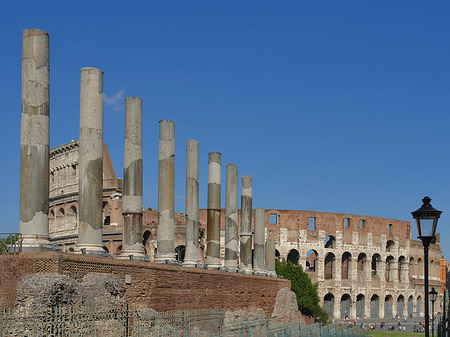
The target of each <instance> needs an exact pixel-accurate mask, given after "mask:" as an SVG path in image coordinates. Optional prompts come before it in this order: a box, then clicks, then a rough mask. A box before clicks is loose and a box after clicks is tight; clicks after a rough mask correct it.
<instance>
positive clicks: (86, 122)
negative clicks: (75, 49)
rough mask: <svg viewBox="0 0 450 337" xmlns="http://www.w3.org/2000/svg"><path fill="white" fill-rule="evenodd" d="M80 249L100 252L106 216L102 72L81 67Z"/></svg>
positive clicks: (99, 253)
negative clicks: (104, 200)
mask: <svg viewBox="0 0 450 337" xmlns="http://www.w3.org/2000/svg"><path fill="white" fill-rule="evenodd" d="M79 160H80V163H79V166H80V174H79V182H78V184H79V193H80V195H79V199H80V201H79V221H80V227H79V230H78V249H82V248H85V249H86V254H88V255H101V253H102V252H103V243H102V235H103V229H102V220H103V72H102V71H101V70H100V69H96V68H83V69H81V93H80V159H79Z"/></svg>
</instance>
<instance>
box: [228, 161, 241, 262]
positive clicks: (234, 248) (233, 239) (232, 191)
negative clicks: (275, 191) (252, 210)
mask: <svg viewBox="0 0 450 337" xmlns="http://www.w3.org/2000/svg"><path fill="white" fill-rule="evenodd" d="M238 251H239V234H238V182H237V166H236V165H234V164H228V165H227V181H226V193H225V266H226V267H228V268H229V269H230V270H236V269H237V267H238Z"/></svg>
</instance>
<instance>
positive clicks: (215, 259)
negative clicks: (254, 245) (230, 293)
mask: <svg viewBox="0 0 450 337" xmlns="http://www.w3.org/2000/svg"><path fill="white" fill-rule="evenodd" d="M221 156H222V154H221V153H220V152H210V153H209V154H208V210H207V213H208V214H207V224H206V240H207V248H206V264H207V265H208V267H210V268H217V267H219V266H220V212H221V208H220V207H221V206H220V187H221V186H220V180H221V179H220V171H221Z"/></svg>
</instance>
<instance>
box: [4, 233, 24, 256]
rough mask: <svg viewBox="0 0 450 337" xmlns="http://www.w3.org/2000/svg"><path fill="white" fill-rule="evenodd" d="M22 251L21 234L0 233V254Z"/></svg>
mask: <svg viewBox="0 0 450 337" xmlns="http://www.w3.org/2000/svg"><path fill="white" fill-rule="evenodd" d="M21 251H22V234H20V233H0V254H2V253H9V254H17V253H20V252H21Z"/></svg>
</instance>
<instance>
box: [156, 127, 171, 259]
mask: <svg viewBox="0 0 450 337" xmlns="http://www.w3.org/2000/svg"><path fill="white" fill-rule="evenodd" d="M156 249H157V250H156V257H155V262H158V263H165V262H166V260H169V262H175V253H174V249H175V123H174V122H173V121H167V120H165V121H159V168H158V233H157V247H156Z"/></svg>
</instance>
